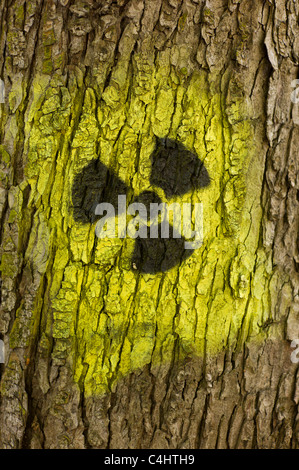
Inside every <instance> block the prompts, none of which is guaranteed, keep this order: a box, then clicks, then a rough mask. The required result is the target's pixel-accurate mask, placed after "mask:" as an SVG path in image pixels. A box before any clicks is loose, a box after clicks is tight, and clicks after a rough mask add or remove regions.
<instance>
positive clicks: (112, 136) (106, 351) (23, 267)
mask: <svg viewBox="0 0 299 470" xmlns="http://www.w3.org/2000/svg"><path fill="white" fill-rule="evenodd" d="M0 15H1V37H0V47H1V55H0V63H1V78H2V79H3V80H4V83H5V103H4V104H1V105H0V106H1V127H0V132H1V147H0V152H1V173H0V178H1V189H0V209H1V221H2V225H1V246H2V248H1V250H2V251H1V255H2V261H1V276H2V284H1V320H0V331H1V336H0V338H2V339H3V340H4V342H5V364H4V365H3V366H2V368H1V417H0V434H1V435H0V441H1V445H2V447H4V448H90V447H92V448H114V449H115V448H215V447H216V448H298V447H299V435H298V433H299V428H298V419H299V415H298V401H299V388H298V377H297V375H298V366H297V364H294V363H292V362H291V359H290V356H291V352H292V350H291V348H290V341H291V340H293V339H296V338H299V322H298V310H299V309H298V306H299V293H298V286H299V275H298V271H299V269H298V266H299V254H298V227H299V211H298V207H299V202H298V201H299V196H298V195H299V178H298V164H299V163H298V162H299V158H298V148H299V105H296V104H294V103H292V101H291V93H292V91H293V88H292V86H291V83H292V81H293V80H294V79H296V78H297V76H298V65H299V4H298V2H297V1H292V0H268V1H262V0H229V1H227V0H210V1H208V0H207V1H206V0H182V1H178V0H131V1H127V0H115V1H112V0H107V1H96V0H82V1H79V0H30V1H29V0H1V2H0ZM165 137H167V138H169V139H172V140H175V141H176V142H179V143H180V144H182V145H184V147H185V148H186V149H188V151H190V152H192V154H193V155H197V156H198V158H199V159H200V160H201V161H202V162H204V165H205V168H206V170H207V172H208V174H209V178H210V184H209V186H208V187H205V188H201V189H200V190H198V191H194V192H193V193H190V192H188V194H185V195H182V196H179V197H174V198H172V199H171V202H173V201H180V202H186V201H189V200H190V198H192V201H193V202H196V201H197V202H202V203H203V207H204V231H205V235H204V243H203V246H202V247H201V248H200V249H198V250H196V251H195V252H194V253H192V256H190V257H189V258H188V259H185V260H184V261H182V262H181V263H179V264H177V265H176V266H175V267H174V268H172V269H170V270H168V271H166V272H158V271H157V272H155V273H152V274H144V273H141V272H139V271H138V270H136V269H134V266H132V262H131V261H132V258H131V255H132V252H133V250H134V243H135V242H133V241H132V240H128V239H126V240H125V241H123V240H118V239H117V240H113V241H109V242H107V241H103V240H99V239H97V238H96V237H95V231H94V228H95V224H94V223H92V222H89V223H88V222H86V221H80V220H77V219H76V217H74V208H73V204H74V197H73V199H72V194H74V184H75V185H77V186H79V187H80V178H81V177H80V175H81V174H83V173H82V172H84V169H85V168H86V167H87V165H88V164H90V162H91V161H93V160H95V159H100V161H101V162H102V163H103V164H104V165H106V167H107V168H109V169H110V170H111V171H113V172H114V174H115V175H117V176H118V178H120V180H122V181H123V182H124V183H125V184H126V187H128V188H129V189H130V191H131V198H132V199H134V197H136V196H138V194H140V193H142V192H143V191H147V190H152V189H153V185H152V184H151V182H150V173H151V163H150V157H151V155H152V153H153V151H154V148H155V142H156V138H159V139H164V138H165ZM78 175H79V176H78ZM76 178H77V179H76ZM91 179H92V176H91ZM82 184H83V183H82ZM75 190H77V189H76V188H75ZM155 192H156V194H157V195H158V196H159V198H160V199H161V200H164V201H166V200H167V201H168V199H169V198H167V197H166V195H165V193H166V192H163V191H162V190H161V188H158V187H157V188H155ZM169 200H170V199H169ZM172 255H175V254H174V253H172V252H170V257H171V256H172Z"/></svg>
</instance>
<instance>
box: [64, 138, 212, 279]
mask: <svg viewBox="0 0 299 470" xmlns="http://www.w3.org/2000/svg"><path fill="white" fill-rule="evenodd" d="M151 164H152V169H151V176H150V184H151V185H152V186H156V187H159V188H161V189H163V191H164V193H165V196H166V197H167V198H171V197H174V196H180V195H181V196H182V195H184V194H186V193H188V192H189V191H190V190H191V189H194V190H195V189H200V188H204V187H207V186H208V185H209V184H210V177H209V174H208V172H207V170H206V168H205V166H204V164H203V163H202V162H201V160H200V159H199V158H198V157H197V155H195V154H193V153H192V152H190V151H189V150H187V149H186V148H185V147H184V146H183V145H182V144H181V143H179V142H177V141H175V140H171V139H168V138H164V139H157V144H156V148H155V150H154V152H153V153H152V155H151ZM129 193H130V189H129V188H128V187H127V185H126V184H125V183H124V182H123V181H122V180H121V179H120V178H119V177H118V176H116V175H115V174H114V173H113V172H112V171H111V170H109V169H108V168H107V166H106V165H104V164H103V163H101V161H100V160H98V159H96V160H92V161H91V162H90V163H89V164H88V165H87V166H86V167H85V168H83V170H82V171H81V172H80V173H79V174H78V175H76V176H75V179H74V183H73V187H72V202H73V215H74V219H75V220H76V221H77V222H81V223H83V224H90V223H94V222H95V221H97V220H98V219H99V216H96V215H95V208H96V206H97V205H98V204H100V203H102V202H106V203H110V204H112V205H113V207H115V208H117V206H118V196H119V195H126V196H128V195H129ZM133 202H142V203H143V204H144V205H145V206H146V208H147V210H149V206H150V204H151V203H154V202H156V203H161V202H162V201H161V199H160V198H159V196H158V195H157V194H156V193H155V192H154V191H144V192H143V193H141V194H139V195H138V196H137V197H135V196H134V195H133ZM116 214H117V212H116ZM149 230H150V229H149V227H148V237H147V238H140V237H137V238H136V240H135V249H134V252H133V255H132V260H131V261H132V263H131V265H132V268H133V266H134V269H137V270H138V271H139V272H141V273H149V274H154V273H158V272H165V271H168V270H169V269H171V268H173V267H174V266H176V265H179V264H180V263H181V262H182V261H183V260H185V259H187V258H189V257H190V256H191V254H192V253H193V251H194V250H192V249H191V250H190V249H185V241H186V240H185V239H184V237H183V236H182V237H181V238H174V230H175V229H174V228H173V227H172V225H170V231H169V238H161V227H160V225H159V230H158V234H159V238H157V239H155V238H153V239H152V238H150V237H149Z"/></svg>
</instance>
